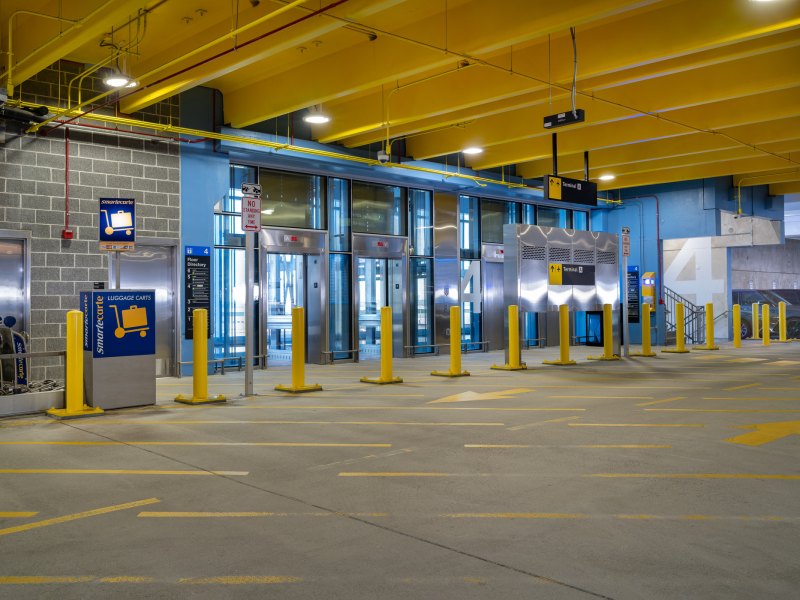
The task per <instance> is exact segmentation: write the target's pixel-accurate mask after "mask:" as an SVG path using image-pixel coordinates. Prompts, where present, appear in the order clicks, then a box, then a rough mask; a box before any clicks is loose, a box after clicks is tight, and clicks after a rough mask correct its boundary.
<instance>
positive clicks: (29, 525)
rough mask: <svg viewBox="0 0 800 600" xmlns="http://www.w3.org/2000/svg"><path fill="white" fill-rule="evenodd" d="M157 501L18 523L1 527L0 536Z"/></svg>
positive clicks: (152, 501) (139, 501)
mask: <svg viewBox="0 0 800 600" xmlns="http://www.w3.org/2000/svg"><path fill="white" fill-rule="evenodd" d="M157 502H161V501H160V500H159V499H158V498H147V499H146V500H137V501H135V502H127V503H125V504H116V505H114V506H106V507H105V508H96V509H94V510H87V511H84V512H79V513H74V514H71V515H63V516H61V517H55V518H52V519H45V520H44V521H35V522H33V523H25V524H24V525H17V526H15V527H7V528H5V529H0V536H2V535H9V534H11V533H20V532H22V531H30V530H31V529H38V528H39V527H48V526H49V525H58V524H59V523H68V522H69V521H77V520H78V519H86V518H87V517H96V516H98V515H105V514H108V513H112V512H116V511H119V510H127V509H129V508H137V507H139V506H147V505H148V504H156V503H157Z"/></svg>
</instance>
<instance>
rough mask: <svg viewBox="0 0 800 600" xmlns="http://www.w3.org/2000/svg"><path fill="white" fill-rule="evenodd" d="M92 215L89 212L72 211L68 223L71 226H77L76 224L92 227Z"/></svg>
mask: <svg viewBox="0 0 800 600" xmlns="http://www.w3.org/2000/svg"><path fill="white" fill-rule="evenodd" d="M92 217H94V215H92V214H89V213H82V212H74V213H72V215H71V216H70V218H69V223H70V225H72V226H73V227H78V226H88V227H93V226H94V223H93V221H92Z"/></svg>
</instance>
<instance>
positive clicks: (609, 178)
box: [598, 173, 616, 181]
mask: <svg viewBox="0 0 800 600" xmlns="http://www.w3.org/2000/svg"><path fill="white" fill-rule="evenodd" d="M598 179H599V180H600V181H614V179H616V175H612V174H611V173H608V174H606V175H600V177H598Z"/></svg>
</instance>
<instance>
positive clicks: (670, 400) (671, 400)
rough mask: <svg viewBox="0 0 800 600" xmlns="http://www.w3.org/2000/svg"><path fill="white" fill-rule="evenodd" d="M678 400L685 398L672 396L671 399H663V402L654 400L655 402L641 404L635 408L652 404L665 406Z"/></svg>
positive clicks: (684, 397)
mask: <svg viewBox="0 0 800 600" xmlns="http://www.w3.org/2000/svg"><path fill="white" fill-rule="evenodd" d="M678 400H686V396H673V397H672V398H665V399H664V400H656V401H655V402H642V403H641V404H637V405H636V406H653V405H654V404H666V403H667V402H676V401H678Z"/></svg>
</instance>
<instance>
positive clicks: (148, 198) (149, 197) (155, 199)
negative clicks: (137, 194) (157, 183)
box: [144, 192, 169, 206]
mask: <svg viewBox="0 0 800 600" xmlns="http://www.w3.org/2000/svg"><path fill="white" fill-rule="evenodd" d="M144 201H145V202H147V203H148V204H154V205H156V206H169V198H168V196H167V195H166V194H162V193H160V192H147V193H145V195H144Z"/></svg>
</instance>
